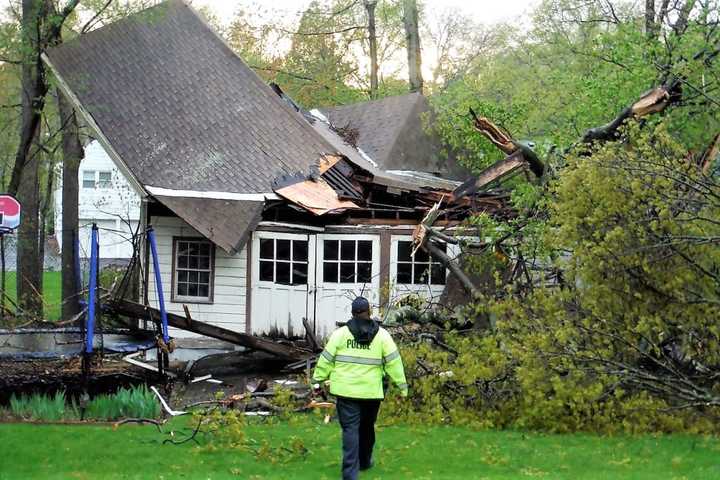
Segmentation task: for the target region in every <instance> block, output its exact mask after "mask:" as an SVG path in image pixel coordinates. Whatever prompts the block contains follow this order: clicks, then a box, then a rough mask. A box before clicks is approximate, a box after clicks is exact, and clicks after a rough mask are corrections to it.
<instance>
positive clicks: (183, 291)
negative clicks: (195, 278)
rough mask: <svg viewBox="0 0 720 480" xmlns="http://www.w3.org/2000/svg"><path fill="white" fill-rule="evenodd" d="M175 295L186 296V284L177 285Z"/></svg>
mask: <svg viewBox="0 0 720 480" xmlns="http://www.w3.org/2000/svg"><path fill="white" fill-rule="evenodd" d="M177 294H178V295H180V296H181V297H185V296H187V283H178V286H177Z"/></svg>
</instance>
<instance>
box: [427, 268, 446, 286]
mask: <svg viewBox="0 0 720 480" xmlns="http://www.w3.org/2000/svg"><path fill="white" fill-rule="evenodd" d="M445 277H446V275H445V267H443V266H442V265H440V264H437V263H435V264H433V266H432V276H431V278H430V283H432V284H433V285H445Z"/></svg>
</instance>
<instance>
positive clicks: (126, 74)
mask: <svg viewBox="0 0 720 480" xmlns="http://www.w3.org/2000/svg"><path fill="white" fill-rule="evenodd" d="M45 61H46V62H47V63H48V64H49V66H50V67H51V68H52V69H53V71H54V72H55V74H56V76H57V77H58V79H59V83H60V86H61V87H62V88H63V90H64V91H65V93H66V94H67V95H68V96H69V98H70V99H71V101H72V102H73V104H74V106H75V107H76V109H78V111H79V112H80V113H81V114H82V115H83V116H84V118H85V120H86V123H87V124H88V125H89V126H90V127H91V128H92V129H93V130H94V131H95V134H96V135H97V136H98V139H99V140H100V142H101V143H102V144H103V147H104V148H105V149H106V151H108V154H109V155H110V156H111V158H113V160H114V161H115V163H116V164H117V165H118V167H119V168H120V169H121V170H122V171H123V173H125V174H126V175H127V176H128V177H129V179H130V180H131V183H133V184H134V185H135V187H136V188H137V189H138V190H139V193H142V194H145V195H149V196H152V197H153V198H154V199H155V200H157V201H158V202H160V203H161V204H162V205H164V206H165V207H167V208H169V209H170V210H171V211H173V212H174V213H175V214H176V215H178V216H179V217H180V218H182V219H183V220H185V221H186V222H187V223H189V224H190V225H192V226H193V227H194V228H196V229H197V230H198V231H199V232H201V233H202V234H203V235H206V236H207V237H208V238H209V239H211V240H212V241H214V242H215V243H216V244H217V245H218V246H219V247H221V248H223V249H224V250H226V251H227V252H229V253H234V252H237V251H239V249H240V248H242V246H243V244H244V243H245V241H246V239H247V237H248V235H249V232H250V231H251V230H252V229H253V228H254V227H255V226H256V224H257V222H258V221H259V219H260V216H261V215H262V213H263V210H264V207H266V206H267V201H268V200H282V199H284V200H285V201H287V202H290V203H291V204H293V205H294V206H295V207H296V208H298V209H300V210H303V211H305V212H309V213H310V214H311V215H314V216H320V215H325V214H328V213H329V214H337V213H342V212H347V211H366V212H373V215H374V212H375V211H376V210H385V211H391V212H392V211H397V212H400V211H403V212H408V213H412V214H416V215H419V216H420V218H422V214H423V213H422V212H424V211H426V210H427V209H428V208H430V207H431V206H432V205H433V204H434V203H435V202H437V201H439V200H442V199H444V201H445V202H451V201H452V202H454V203H455V204H456V205H457V206H458V207H461V208H465V209H467V208H470V207H473V208H475V207H477V205H478V202H479V204H480V205H484V207H483V208H489V209H490V208H492V209H494V208H497V207H498V205H500V206H501V204H502V201H500V200H498V198H497V197H496V196H495V197H494V196H492V195H485V196H484V197H483V198H479V196H476V197H478V198H473V199H468V198H454V197H453V195H452V191H453V190H454V189H456V188H457V187H458V186H459V185H460V184H459V183H458V182H453V181H449V180H446V179H443V178H439V177H437V176H434V175H431V174H423V173H418V172H416V171H415V170H417V169H422V168H418V167H422V165H421V163H422V161H425V160H423V158H425V157H422V155H421V153H422V152H420V151H416V152H414V153H413V154H412V155H411V157H412V158H410V157H408V156H403V155H400V154H399V153H397V152H396V148H397V143H398V142H399V140H398V137H407V138H403V140H402V141H411V142H413V141H414V142H416V143H418V145H419V146H420V147H421V148H420V150H423V151H425V150H427V151H430V147H427V146H424V144H423V143H422V142H421V140H419V139H418V138H419V137H417V135H416V133H417V132H416V133H412V132H410V131H408V130H407V128H408V125H409V123H410V121H409V120H408V119H409V118H410V117H412V116H413V115H415V116H417V117H418V118H419V116H420V113H421V111H422V110H423V109H425V108H427V102H426V101H425V99H424V98H422V97H421V96H419V95H417V94H411V95H404V96H400V97H395V98H391V99H388V100H386V101H377V102H367V105H369V106H370V108H373V109H375V111H376V112H377V114H378V115H380V116H383V115H384V114H385V113H384V112H389V111H398V112H401V113H402V112H404V113H402V116H403V118H404V119H403V120H398V121H399V122H400V123H402V125H403V126H402V128H400V129H399V130H397V131H394V133H392V135H390V136H394V137H395V141H394V143H393V144H392V146H391V147H388V148H386V149H380V147H379V146H378V147H377V148H378V150H377V151H373V150H372V148H375V147H372V146H371V148H370V147H369V148H370V149H371V151H373V153H374V155H376V156H378V158H381V159H383V161H386V162H390V163H387V165H390V166H393V165H394V166H396V167H398V168H401V169H402V170H403V171H398V172H388V171H386V170H383V169H382V168H379V166H378V165H377V163H375V161H373V159H372V158H370V157H369V156H368V155H366V154H365V153H364V152H363V150H362V149H358V148H356V147H355V146H353V145H350V143H348V142H347V141H346V140H345V139H344V138H343V137H342V136H341V135H339V133H338V130H339V129H338V127H337V124H336V123H335V124H334V122H333V121H332V120H330V121H328V120H327V118H325V117H324V116H323V115H322V114H320V113H319V112H316V113H314V114H309V113H308V112H304V111H301V110H300V109H299V108H298V107H297V105H295V104H294V103H293V102H292V101H291V100H289V99H288V98H287V97H286V96H285V95H284V94H283V93H282V91H281V90H280V89H279V87H277V86H273V87H271V86H268V85H266V84H265V83H264V82H263V81H262V80H261V79H260V78H259V77H258V76H257V75H256V74H255V73H254V72H253V71H252V70H251V69H250V68H249V67H248V66H247V65H245V63H244V62H243V61H242V60H241V59H240V58H239V57H238V56H237V55H235V53H233V52H232V51H231V49H230V48H229V47H228V46H227V45H226V44H225V43H224V42H223V40H222V39H221V38H220V37H219V36H218V35H217V34H216V33H215V32H214V31H213V30H212V29H211V28H210V27H209V26H208V25H207V23H206V22H205V21H204V20H202V19H201V17H200V16H199V15H198V14H197V13H196V12H195V11H194V10H193V9H192V8H190V7H189V6H188V5H186V4H185V3H184V2H183V1H182V0H168V1H166V2H164V3H161V4H159V5H157V6H155V7H152V8H149V9H147V10H144V11H142V12H140V13H138V14H135V15H132V16H130V17H127V18H125V19H123V20H120V21H118V22H116V23H113V24H111V25H108V26H105V27H102V28H100V29H97V30H94V31H92V32H90V33H87V34H84V35H81V36H79V37H78V38H76V39H73V40H71V41H69V42H67V43H64V44H62V45H60V46H58V47H55V48H51V49H50V50H49V51H48V53H47V56H46V57H45ZM396 104H398V105H404V107H402V108H399V107H398V108H390V107H389V106H391V105H396ZM406 104H407V105H406ZM348 108H350V107H348ZM352 108H353V109H355V110H357V108H359V107H357V106H354V107H352ZM344 109H345V107H341V108H339V109H331V110H330V115H336V116H337V115H339V112H340V113H341V112H345V113H347V111H345V110H344ZM336 118H340V117H336ZM345 118H347V117H345ZM362 118H365V116H363V117H362ZM366 123H367V124H368V125H369V123H371V122H366ZM414 123H415V124H417V128H420V122H419V121H416V122H414ZM363 128H364V127H363ZM365 132H366V133H365V135H366V136H367V138H372V137H373V136H374V135H380V134H381V132H373V131H370V130H366V131H365ZM390 136H384V137H383V138H385V139H387V138H390ZM377 145H379V143H378V144H377ZM383 148H385V147H383ZM414 155H417V159H419V160H417V161H418V162H420V164H418V163H413V162H414V161H415V160H413V158H415V157H414ZM394 156H397V159H395V158H394ZM391 157H392V162H398V163H392V162H391V161H390V160H391ZM408 164H410V165H409V168H408ZM272 192H276V193H277V194H278V195H275V194H274V193H272ZM406 193H412V195H405V194H406ZM388 195H389V196H391V197H392V196H393V195H394V197H392V198H391V199H390V200H388ZM471 200H472V201H471ZM231 212H232V215H231V216H232V218H233V221H232V222H228V221H226V219H227V218H228V214H229V213H231ZM373 218H374V217H373Z"/></svg>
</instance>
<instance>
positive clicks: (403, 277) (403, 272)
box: [396, 263, 412, 284]
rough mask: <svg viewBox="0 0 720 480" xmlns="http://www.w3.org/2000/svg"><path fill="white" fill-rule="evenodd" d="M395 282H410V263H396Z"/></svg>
mask: <svg viewBox="0 0 720 480" xmlns="http://www.w3.org/2000/svg"><path fill="white" fill-rule="evenodd" d="M396 281H397V283H403V284H408V283H412V264H411V263H398V267H397V280H396Z"/></svg>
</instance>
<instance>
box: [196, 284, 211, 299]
mask: <svg viewBox="0 0 720 480" xmlns="http://www.w3.org/2000/svg"><path fill="white" fill-rule="evenodd" d="M198 296H199V297H210V285H199V286H198Z"/></svg>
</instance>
